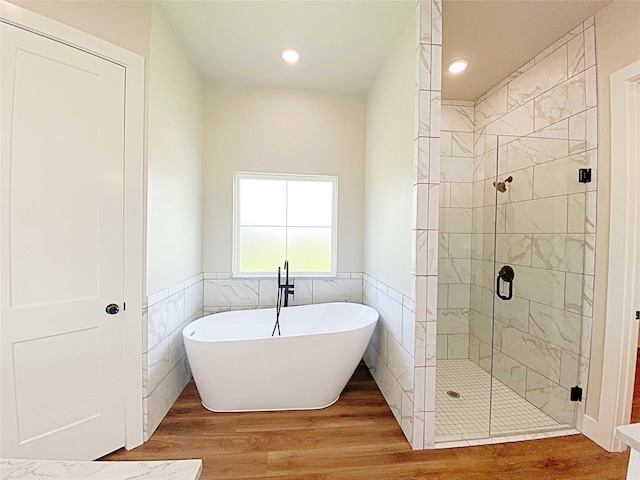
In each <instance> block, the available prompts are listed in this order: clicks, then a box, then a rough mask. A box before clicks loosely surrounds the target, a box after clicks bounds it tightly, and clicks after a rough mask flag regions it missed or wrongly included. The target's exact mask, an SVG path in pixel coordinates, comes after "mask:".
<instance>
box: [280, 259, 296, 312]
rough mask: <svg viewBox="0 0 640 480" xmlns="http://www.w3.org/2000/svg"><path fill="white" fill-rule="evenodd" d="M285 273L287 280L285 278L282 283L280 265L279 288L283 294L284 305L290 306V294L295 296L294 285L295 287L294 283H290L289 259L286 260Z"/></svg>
mask: <svg viewBox="0 0 640 480" xmlns="http://www.w3.org/2000/svg"><path fill="white" fill-rule="evenodd" d="M284 275H285V277H284V278H285V280H284V283H282V280H281V277H280V267H278V289H279V290H280V292H281V294H282V300H283V306H284V307H288V306H289V295H291V297H293V287H294V285H293V283H291V284H289V260H285V261H284Z"/></svg>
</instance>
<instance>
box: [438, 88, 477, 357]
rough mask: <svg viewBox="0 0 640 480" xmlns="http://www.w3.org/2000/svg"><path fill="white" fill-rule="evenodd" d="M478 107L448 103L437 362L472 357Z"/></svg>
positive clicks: (442, 172) (442, 168)
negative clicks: (475, 121)
mask: <svg viewBox="0 0 640 480" xmlns="http://www.w3.org/2000/svg"><path fill="white" fill-rule="evenodd" d="M473 118H474V104H473V102H468V101H459V100H443V101H442V123H441V132H440V156H441V164H440V222H439V229H440V233H439V241H438V246H439V248H438V337H437V347H436V351H437V358H438V359H447V358H451V359H452V358H469V300H470V292H471V225H472V213H473V208H472V207H473Z"/></svg>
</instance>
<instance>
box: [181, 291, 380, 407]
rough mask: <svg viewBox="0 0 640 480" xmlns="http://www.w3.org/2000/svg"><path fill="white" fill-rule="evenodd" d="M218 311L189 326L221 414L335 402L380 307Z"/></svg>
mask: <svg viewBox="0 0 640 480" xmlns="http://www.w3.org/2000/svg"><path fill="white" fill-rule="evenodd" d="M275 319H276V309H275V308H267V309H259V310H240V311H233V312H223V313H216V314H214V315H209V316H207V317H203V318H201V319H199V320H196V321H195V322H192V323H190V324H189V325H187V326H186V327H185V328H184V330H183V331H182V335H183V337H184V343H185V347H186V350H187V357H188V359H189V364H190V366H191V371H192V373H193V378H194V380H195V382H196V387H197V388H198V393H199V394H200V398H201V399H202V404H203V405H204V406H205V407H206V408H207V409H209V410H213V411H214V412H243V411H258V410H308V409H318V408H324V407H328V406H329V405H332V404H333V403H335V402H336V401H337V400H338V398H339V396H340V393H341V392H342V390H343V389H344V387H345V385H346V384H347V382H348V381H349V379H350V378H351V375H352V374H353V372H354V371H355V369H356V367H357V366H358V363H359V362H360V360H361V359H362V355H363V354H364V351H365V349H366V348H367V344H368V343H369V339H370V338H371V335H372V334H373V330H374V328H375V325H376V322H377V320H378V312H376V311H375V310H374V309H372V308H370V307H367V306H366V305H359V304H355V303H322V304H315V305H304V306H298V307H288V308H283V309H282V311H281V312H280V328H281V332H282V334H281V336H271V332H272V330H273V325H274V322H275Z"/></svg>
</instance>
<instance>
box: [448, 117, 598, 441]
mask: <svg viewBox="0 0 640 480" xmlns="http://www.w3.org/2000/svg"><path fill="white" fill-rule="evenodd" d="M583 147H584V140H580V139H578V140H571V138H570V135H568V132H566V131H554V130H553V129H545V130H543V131H542V132H538V133H532V134H529V135H527V136H506V135H500V136H498V135H488V134H484V133H480V134H477V133H476V135H475V136H474V146H473V175H472V176H467V177H466V180H467V181H466V182H464V183H465V185H464V188H465V189H466V191H468V192H470V194H471V197H470V198H468V195H467V198H468V199H467V204H466V205H465V207H466V208H465V209H464V210H465V211H466V212H469V211H470V214H471V219H470V225H469V224H468V223H467V224H466V227H465V228H462V227H459V226H457V225H458V224H456V223H455V222H453V221H451V217H452V216H454V215H457V216H458V217H462V216H463V215H462V214H461V213H459V212H457V213H456V212H454V208H453V207H455V206H457V203H456V200H454V195H455V192H456V189H457V190H460V189H461V188H462V187H461V186H459V185H457V184H456V182H455V181H450V182H448V183H449V184H448V185H446V184H447V182H444V184H443V186H441V188H443V190H444V195H449V198H445V201H444V203H442V201H441V226H440V227H441V232H440V243H441V245H440V247H441V248H440V254H439V257H440V270H441V271H442V272H443V274H442V278H441V279H440V282H439V307H438V346H437V356H438V360H437V367H436V384H437V387H436V388H437V392H436V442H444V441H465V440H473V439H478V438H487V437H503V436H509V435H521V434H527V433H536V432H546V431H555V430H560V429H568V428H575V427H576V426H579V421H580V418H581V412H582V408H583V403H582V402H581V399H582V397H583V396H584V395H585V391H584V390H585V387H586V376H587V373H588V367H589V360H588V356H589V348H590V332H591V296H592V295H591V292H592V288H593V285H592V279H593V276H592V275H593V269H594V239H595V235H594V234H595V218H594V216H595V199H596V192H595V178H592V175H593V176H594V175H595V158H593V157H594V155H592V154H591V152H590V151H588V150H586V149H585V148H583ZM445 161H447V159H446V158H443V164H444V162H445ZM454 180H455V178H454ZM442 205H444V207H442ZM452 206H453V207H452ZM443 208H444V209H447V208H449V209H450V211H444V210H443ZM443 212H444V215H443ZM465 256H467V257H468V259H465V258H463V257H465ZM465 268H468V271H467V270H465ZM466 282H468V284H465V283H466ZM459 292H463V294H462V295H459ZM466 292H468V296H467V295H466ZM465 329H466V330H465ZM465 342H468V344H467V345H465Z"/></svg>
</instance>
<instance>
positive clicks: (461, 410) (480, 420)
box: [435, 359, 577, 444]
mask: <svg viewBox="0 0 640 480" xmlns="http://www.w3.org/2000/svg"><path fill="white" fill-rule="evenodd" d="M490 388H491V376H490V375H489V373H487V372H486V371H485V370H483V369H482V368H480V367H479V366H478V365H477V364H476V363H474V362H473V361H471V360H469V359H456V360H438V367H437V371H436V419H435V421H436V436H435V441H436V443H440V442H469V443H472V444H475V443H478V442H476V440H480V439H486V441H483V442H482V443H487V442H489V443H493V442H492V439H494V438H495V437H498V438H497V439H496V440H497V441H508V440H509V439H506V438H503V437H511V436H527V437H531V436H542V437H545V436H555V435H556V434H558V433H557V432H559V431H561V432H564V433H560V434H563V435H567V434H572V433H577V432H576V431H575V430H574V429H573V427H571V425H567V424H562V423H558V422H556V421H555V420H554V419H553V418H551V417H550V416H548V415H547V414H545V413H544V412H542V411H541V410H540V409H538V408H537V407H535V406H534V405H532V404H531V403H529V402H528V401H527V400H525V399H524V398H523V397H521V396H520V395H518V394H517V393H516V392H514V391H513V390H511V389H510V388H509V387H507V386H506V385H504V384H503V383H502V382H500V381H499V380H497V379H496V378H493V405H492V407H493V410H492V412H491V431H490V432H489V401H490V393H491V390H490ZM449 391H454V392H457V393H459V397H458V398H456V397H455V396H451V395H448V393H447V392H449ZM489 434H491V437H490V435H489ZM523 439H524V438H515V439H513V440H523Z"/></svg>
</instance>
